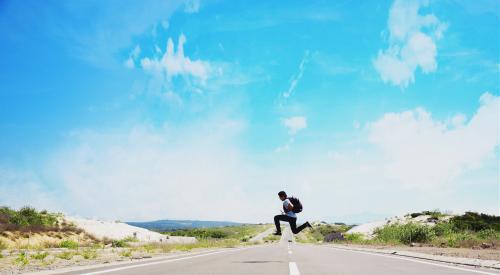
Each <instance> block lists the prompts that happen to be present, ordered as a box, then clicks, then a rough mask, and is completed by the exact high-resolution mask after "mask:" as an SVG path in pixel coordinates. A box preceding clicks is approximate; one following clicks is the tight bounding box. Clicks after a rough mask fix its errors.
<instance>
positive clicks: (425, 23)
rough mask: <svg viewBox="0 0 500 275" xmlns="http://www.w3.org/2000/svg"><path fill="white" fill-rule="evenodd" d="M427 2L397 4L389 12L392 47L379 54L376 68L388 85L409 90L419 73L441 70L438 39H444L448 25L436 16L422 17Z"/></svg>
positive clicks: (390, 42) (375, 62) (374, 63)
mask: <svg viewBox="0 0 500 275" xmlns="http://www.w3.org/2000/svg"><path fill="white" fill-rule="evenodd" d="M426 5H427V3H426V1H419V0H413V1H402V0H396V1H394V3H393V5H392V7H391V10H390V12H389V21H388V28H389V48H388V49H386V50H383V51H379V53H378V56H377V58H376V59H375V60H374V61H373V65H374V67H375V69H376V70H377V72H378V73H379V74H380V77H381V78H382V80H383V81H384V82H389V83H391V84H392V85H395V86H400V87H403V88H404V87H407V86H408V85H409V84H410V83H412V82H414V80H415V71H416V70H417V68H420V69H421V70H422V72H424V73H430V72H434V71H436V69H437V62H436V57H437V47H436V40H438V39H440V38H441V37H442V33H443V31H444V30H445V29H446V24H444V23H442V22H440V21H439V20H438V18H437V17H436V16H434V15H433V14H427V15H420V14H419V9H420V7H421V6H426Z"/></svg>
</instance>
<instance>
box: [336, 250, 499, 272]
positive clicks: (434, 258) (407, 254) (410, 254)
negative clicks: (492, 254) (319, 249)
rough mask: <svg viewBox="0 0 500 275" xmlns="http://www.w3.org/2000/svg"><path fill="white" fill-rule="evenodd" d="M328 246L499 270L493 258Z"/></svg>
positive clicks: (497, 263)
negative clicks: (484, 258)
mask: <svg viewBox="0 0 500 275" xmlns="http://www.w3.org/2000/svg"><path fill="white" fill-rule="evenodd" d="M329 247H331V248H336V249H343V250H350V251H360V252H370V253H376V254H384V255H396V256H401V257H407V258H414V259H421V260H429V261H434V262H441V263H447V264H459V265H464V266H471V267H482V268H491V269H495V270H500V262H498V261H494V260H478V259H469V258H457V259H456V260H453V259H452V258H453V257H446V256H439V255H428V256H427V254H424V253H417V252H408V251H398V250H391V251H379V250H375V249H369V248H354V247H346V246H336V245H330V246H329ZM438 257H446V258H450V259H443V258H438ZM465 261H471V262H465ZM472 261H475V262H472ZM481 261H491V262H495V263H484V262H483V263H481Z"/></svg>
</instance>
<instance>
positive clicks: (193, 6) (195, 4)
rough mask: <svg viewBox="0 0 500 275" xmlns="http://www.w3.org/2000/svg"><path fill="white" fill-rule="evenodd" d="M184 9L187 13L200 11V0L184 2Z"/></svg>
mask: <svg viewBox="0 0 500 275" xmlns="http://www.w3.org/2000/svg"><path fill="white" fill-rule="evenodd" d="M184 11H185V12H186V13H197V12H198V11H200V0H187V1H186V2H184Z"/></svg>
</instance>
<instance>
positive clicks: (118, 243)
mask: <svg viewBox="0 0 500 275" xmlns="http://www.w3.org/2000/svg"><path fill="white" fill-rule="evenodd" d="M111 246H112V247H126V246H127V242H126V241H124V240H113V241H111Z"/></svg>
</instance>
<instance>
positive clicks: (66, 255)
mask: <svg viewBox="0 0 500 275" xmlns="http://www.w3.org/2000/svg"><path fill="white" fill-rule="evenodd" d="M74 255H75V254H74V253H73V252H69V251H65V252H62V253H59V254H57V257H58V258H60V259H63V260H71V259H72V258H73V256H74Z"/></svg>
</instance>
